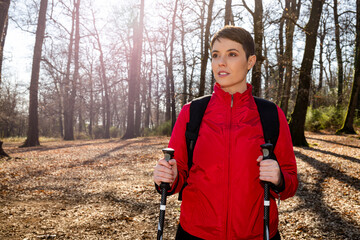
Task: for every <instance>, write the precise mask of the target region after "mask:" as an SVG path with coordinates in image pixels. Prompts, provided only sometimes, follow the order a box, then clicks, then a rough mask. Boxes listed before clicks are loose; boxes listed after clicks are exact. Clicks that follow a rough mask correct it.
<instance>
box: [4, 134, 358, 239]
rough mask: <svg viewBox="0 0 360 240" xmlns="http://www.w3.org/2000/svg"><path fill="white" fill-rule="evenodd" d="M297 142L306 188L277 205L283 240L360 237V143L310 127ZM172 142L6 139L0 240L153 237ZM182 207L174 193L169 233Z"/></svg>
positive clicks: (169, 234) (168, 215) (167, 225)
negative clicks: (162, 161)
mask: <svg viewBox="0 0 360 240" xmlns="http://www.w3.org/2000/svg"><path fill="white" fill-rule="evenodd" d="M307 137H308V141H309V142H310V144H311V146H312V147H311V148H294V150H295V152H296V156H297V164H298V172H299V180H300V185H299V189H298V191H297V194H296V195H295V197H293V198H290V199H288V200H286V201H283V202H282V203H281V205H280V206H279V213H280V223H279V229H280V232H281V235H282V237H283V239H349V240H350V239H359V238H360V226H359V222H360V179H359V178H360V177H359V175H360V151H359V149H360V140H359V139H357V138H351V137H346V136H336V135H331V134H313V133H307ZM168 140H169V139H168V138H166V137H151V138H137V139H130V140H117V139H111V140H91V141H85V140H79V141H72V142H71V143H69V142H65V141H60V142H45V143H42V146H40V147H35V148H21V149H19V148H17V146H16V145H15V143H5V144H4V148H5V149H6V151H7V152H8V153H9V154H10V155H11V156H12V157H13V158H12V159H10V160H0V239H155V237H156V229H157V223H158V217H159V216H158V214H159V201H160V195H158V194H157V193H156V192H155V190H154V185H153V182H152V171H153V166H154V165H155V163H156V161H157V160H158V159H159V158H160V157H161V156H162V152H161V149H162V148H163V147H166V145H167V142H168ZM179 213H180V202H179V201H177V196H170V197H168V201H167V208H166V221H165V232H164V239H173V238H174V236H175V231H176V228H177V224H178V220H179Z"/></svg>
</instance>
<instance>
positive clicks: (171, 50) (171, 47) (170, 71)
mask: <svg viewBox="0 0 360 240" xmlns="http://www.w3.org/2000/svg"><path fill="white" fill-rule="evenodd" d="M178 1H179V0H176V1H175V7H174V14H173V17H172V23H171V40H170V61H169V72H168V74H169V79H170V85H171V89H170V96H171V129H172V128H173V127H174V125H175V121H176V108H175V83H174V73H173V52H174V41H175V28H176V25H175V20H176V12H177V6H178Z"/></svg>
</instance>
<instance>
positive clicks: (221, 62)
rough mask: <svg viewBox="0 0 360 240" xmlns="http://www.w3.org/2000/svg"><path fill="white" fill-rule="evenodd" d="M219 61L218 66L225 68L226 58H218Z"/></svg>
mask: <svg viewBox="0 0 360 240" xmlns="http://www.w3.org/2000/svg"><path fill="white" fill-rule="evenodd" d="M217 60H218V63H217V64H218V65H219V66H225V65H226V61H225V58H224V56H219V57H218V58H217Z"/></svg>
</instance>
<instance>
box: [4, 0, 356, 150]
mask: <svg viewBox="0 0 360 240" xmlns="http://www.w3.org/2000/svg"><path fill="white" fill-rule="evenodd" d="M101 2H102V1H96V0H58V1H48V0H41V1H36V0H32V1H25V0H17V1H10V0H1V1H0V3H1V13H0V26H1V29H0V31H1V32H2V35H1V48H0V57H1V65H0V67H1V74H0V75H1V79H0V80H1V81H0V138H10V137H24V138H26V141H25V142H24V144H23V146H36V145H39V144H40V141H39V138H40V137H49V138H62V139H64V140H74V139H94V138H95V139H99V138H105V139H108V138H123V139H129V138H134V137H139V136H150V135H158V134H164V135H169V134H170V133H171V128H172V126H173V125H174V123H175V121H176V117H177V114H178V113H179V111H180V109H181V107H182V106H183V105H184V104H185V103H187V102H189V101H191V100H192V99H194V98H197V97H199V96H203V95H205V94H210V93H211V92H212V89H213V86H214V78H213V76H212V72H211V67H210V64H211V57H210V56H209V51H210V49H209V48H210V45H209V41H210V40H211V38H212V36H213V35H214V34H215V33H216V31H218V30H219V29H221V28H222V27H223V26H225V25H235V26H241V27H244V28H245V29H247V30H248V31H249V32H250V33H251V34H252V35H253V37H254V40H255V45H256V56H257V59H258V61H257V63H256V65H255V67H254V68H253V70H252V72H251V73H250V74H248V82H249V83H251V84H252V85H253V94H254V95H256V96H260V97H263V98H266V99H269V100H271V101H273V102H275V103H276V104H278V105H279V106H280V107H281V109H282V110H283V111H284V113H285V114H286V116H287V117H288V120H289V126H290V130H291V134H292V138H293V143H294V145H296V146H306V145H308V143H307V141H306V138H305V135H304V132H305V130H310V131H320V130H324V129H325V130H329V131H332V132H345V133H355V131H356V129H358V128H359V116H358V112H359V105H360V100H359V83H360V74H359V67H360V64H359V58H360V57H359V42H360V41H359V34H358V33H359V32H360V29H359V27H360V25H359V14H360V13H359V0H357V1H353V0H276V1H267V0H254V1H249V0H233V1H232V0H219V1H214V0H195V1H190V0H161V1H160V0H151V1H150V0H147V1H145V0H138V1H106V3H104V2H103V3H101ZM14 29H16V30H18V31H21V32H23V33H24V34H25V33H26V36H28V37H27V38H28V42H31V46H32V47H31V48H32V49H31V51H32V55H31V56H27V57H28V59H31V63H29V64H30V65H29V66H22V68H23V69H27V70H28V71H26V74H25V76H26V77H21V78H20V79H19V76H24V75H19V74H17V73H16V72H14V70H13V69H12V66H13V65H14V64H16V62H15V63H14V61H16V59H13V57H12V56H13V55H12V54H13V53H12V51H15V49H16V45H15V47H11V48H10V47H7V46H8V45H14V43H10V42H7V41H6V40H7V35H9V32H10V31H12V30H14ZM24 36H25V35H24ZM25 57H26V56H24V58H25Z"/></svg>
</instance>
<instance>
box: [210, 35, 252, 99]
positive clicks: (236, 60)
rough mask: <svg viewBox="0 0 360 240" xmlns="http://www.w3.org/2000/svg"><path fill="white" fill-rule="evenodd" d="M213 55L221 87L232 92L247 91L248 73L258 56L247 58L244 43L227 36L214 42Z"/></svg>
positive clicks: (213, 68) (214, 68)
mask: <svg viewBox="0 0 360 240" xmlns="http://www.w3.org/2000/svg"><path fill="white" fill-rule="evenodd" d="M211 56H212V61H211V67H212V70H213V73H214V77H215V80H216V82H217V83H218V84H219V85H220V86H221V88H222V89H223V90H224V91H225V92H228V93H230V94H234V93H236V92H240V93H243V92H245V91H246V89H247V86H246V75H247V72H248V70H250V69H251V68H252V67H253V66H254V64H255V62H256V56H255V55H253V56H250V57H249V59H246V54H245V51H244V49H243V47H242V45H241V44H240V43H238V42H235V41H232V40H230V39H227V38H220V39H219V40H217V41H215V42H214V44H213V47H212V51H211Z"/></svg>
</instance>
